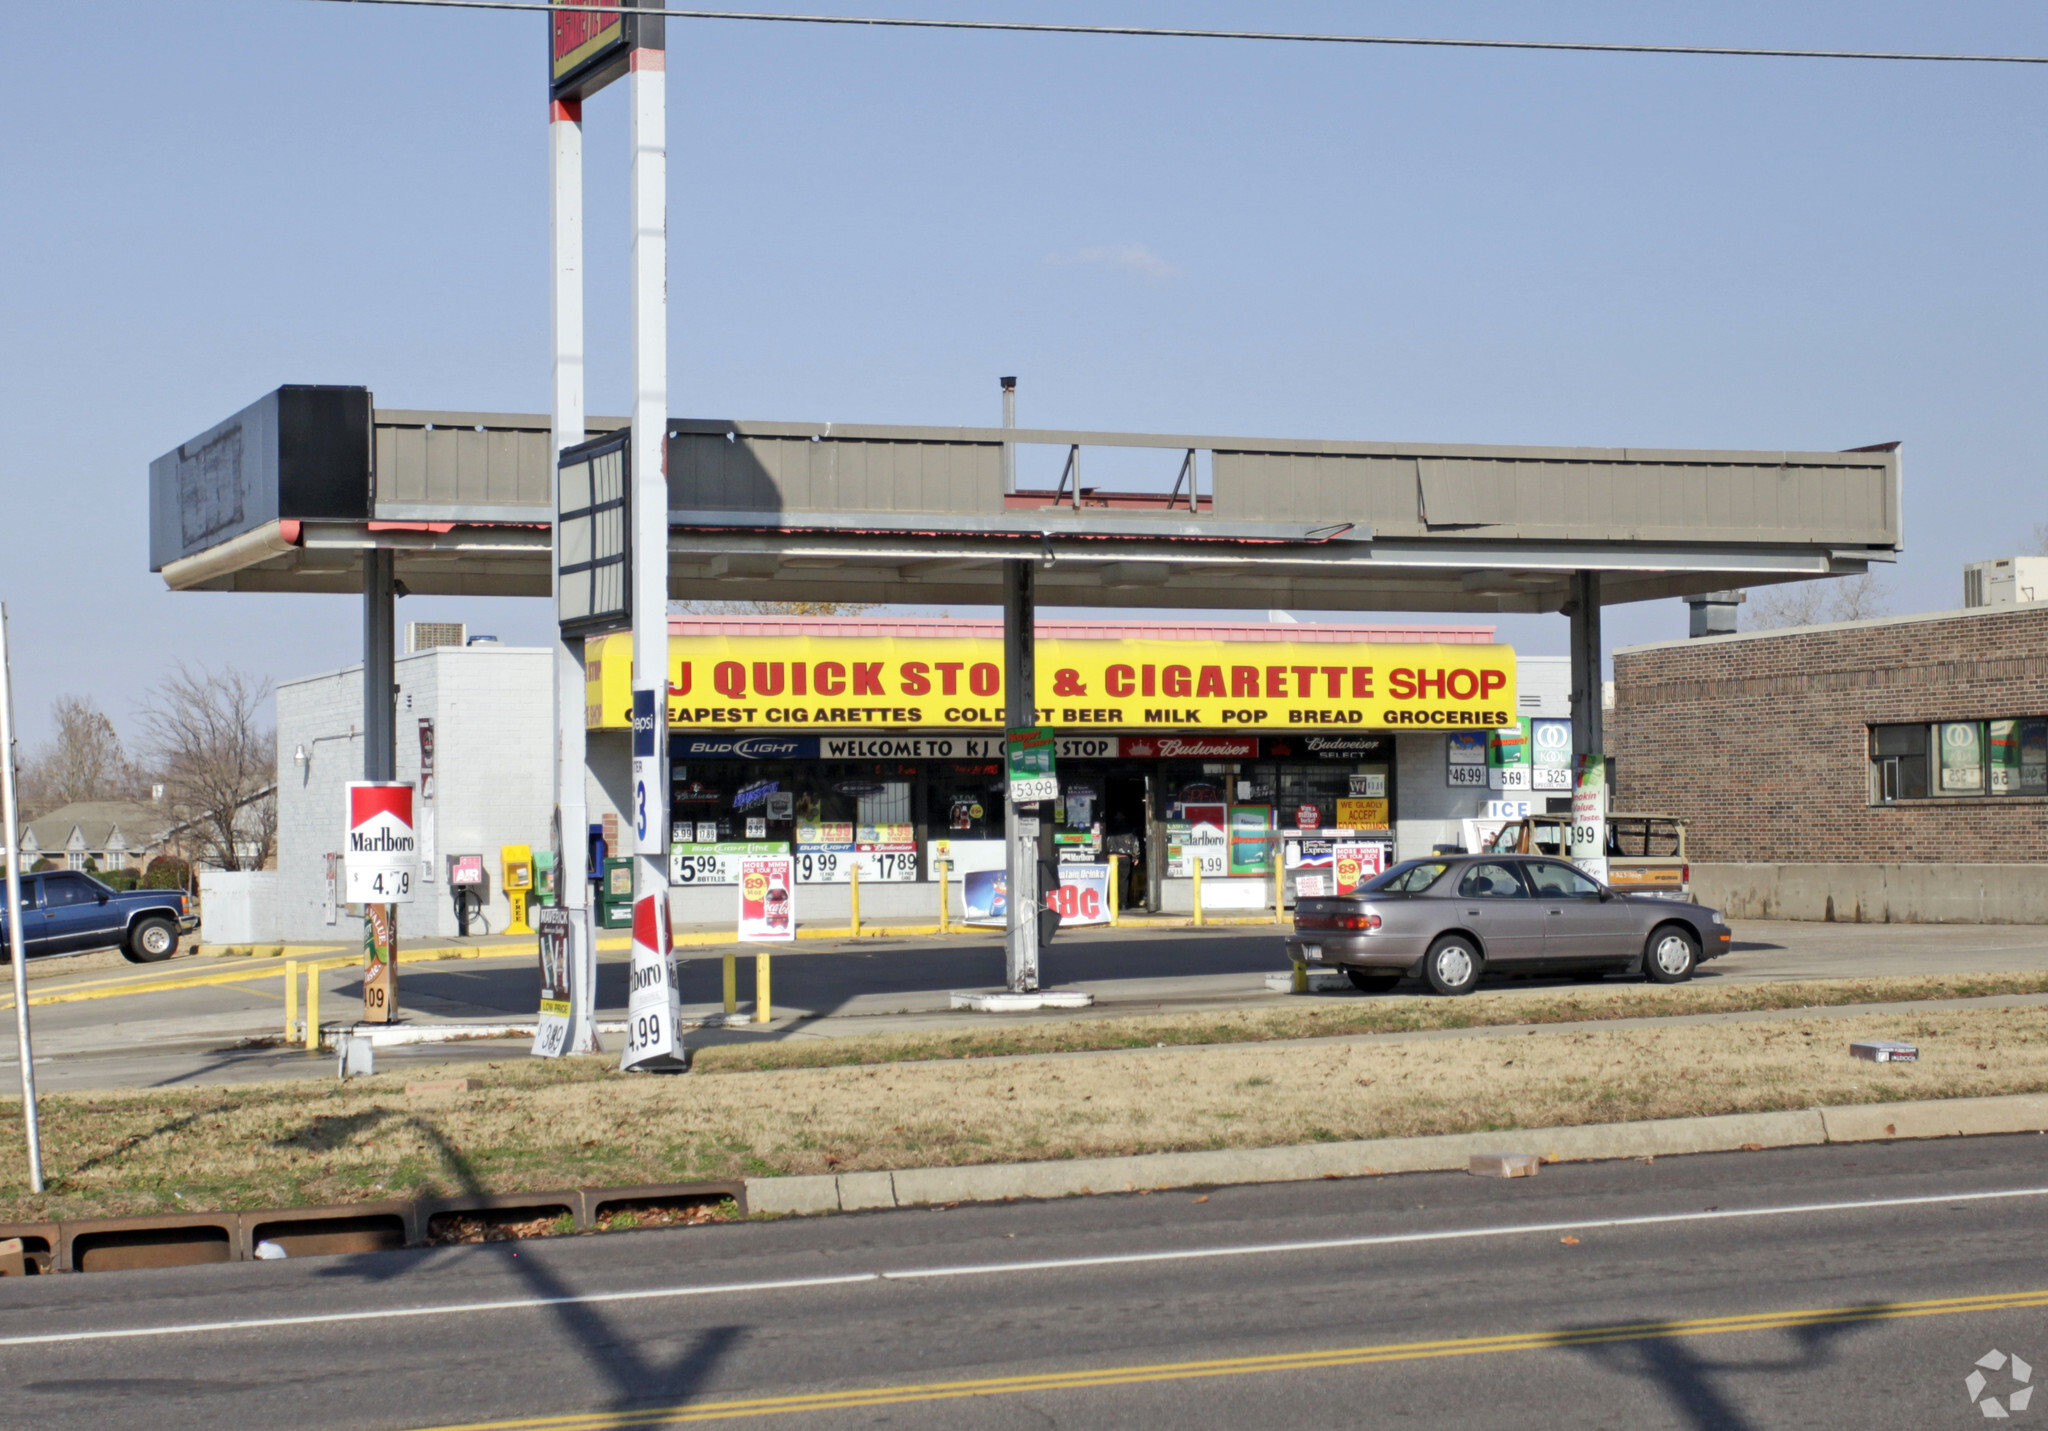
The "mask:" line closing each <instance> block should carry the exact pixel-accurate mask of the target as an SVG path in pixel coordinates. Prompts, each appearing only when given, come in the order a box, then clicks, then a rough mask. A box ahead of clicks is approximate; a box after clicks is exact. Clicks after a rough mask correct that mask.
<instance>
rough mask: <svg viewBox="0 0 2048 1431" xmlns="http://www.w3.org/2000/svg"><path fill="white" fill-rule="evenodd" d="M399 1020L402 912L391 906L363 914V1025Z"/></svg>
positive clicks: (372, 907)
mask: <svg viewBox="0 0 2048 1431" xmlns="http://www.w3.org/2000/svg"><path fill="white" fill-rule="evenodd" d="M397 1017H398V911H397V909H395V908H394V907H393V906H391V905H388V904H372V905H369V906H368V907H366V908H365V909H364V910H363V1022H364V1023H366V1024H388V1023H390V1022H391V1021H392V1020H393V1019H395V1018H397Z"/></svg>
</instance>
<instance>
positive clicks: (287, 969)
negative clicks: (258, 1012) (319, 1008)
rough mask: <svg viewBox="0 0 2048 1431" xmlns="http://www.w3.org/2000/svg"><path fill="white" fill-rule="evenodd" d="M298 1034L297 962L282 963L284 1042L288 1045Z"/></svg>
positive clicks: (292, 960)
mask: <svg viewBox="0 0 2048 1431" xmlns="http://www.w3.org/2000/svg"><path fill="white" fill-rule="evenodd" d="M298 1033H299V961H298V960H296V959H287V960H285V961H284V1041H285V1042H286V1043H290V1042H291V1041H292V1040H293V1039H294V1038H296V1037H298Z"/></svg>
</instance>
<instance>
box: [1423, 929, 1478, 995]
mask: <svg viewBox="0 0 2048 1431" xmlns="http://www.w3.org/2000/svg"><path fill="white" fill-rule="evenodd" d="M1479 964H1480V959H1479V949H1478V947H1477V946H1476V945H1474V944H1473V942H1472V941H1471V940H1470V939H1467V938H1465V937H1464V936H1463V935H1461V934H1446V935H1445V936H1444V937H1443V938H1441V939H1439V940H1437V941H1436V943H1434V944H1432V945H1430V946H1429V953H1427V954H1425V955H1423V957H1422V977H1423V978H1424V979H1426V980H1428V981H1429V987H1430V988H1431V989H1432V990H1433V991H1434V992H1436V993H1439V994H1469V993H1471V992H1472V991H1473V990H1474V989H1475V988H1477V987H1478V986H1479Z"/></svg>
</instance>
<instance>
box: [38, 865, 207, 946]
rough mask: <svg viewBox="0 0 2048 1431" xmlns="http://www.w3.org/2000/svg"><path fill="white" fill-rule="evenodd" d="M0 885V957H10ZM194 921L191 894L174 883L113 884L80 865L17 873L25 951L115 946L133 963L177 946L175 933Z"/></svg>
mask: <svg viewBox="0 0 2048 1431" xmlns="http://www.w3.org/2000/svg"><path fill="white" fill-rule="evenodd" d="M6 903H7V900H6V897H5V893H4V886H0V961H4V960H9V959H12V958H13V954H12V953H11V952H10V951H11V950H12V949H13V947H14V945H13V941H12V939H11V938H9V937H8V934H7V918H6V911H5V909H4V906H5V905H6ZM197 923H198V921H197V920H196V919H195V918H194V917H193V915H192V912H191V900H189V899H188V898H187V897H186V896H185V895H183V894H181V893H180V892H179V891H177V890H175V889H131V890H125V891H124V890H112V889H108V888H107V887H106V886H105V885H103V884H101V883H100V882H99V881H98V880H96V879H94V878H93V877H92V876H91V875H89V874H86V873H85V872H84V871H82V870H45V871H44V872H43V873H42V874H28V875H23V876H22V877H21V941H22V946H23V948H24V949H25V950H26V952H27V954H28V957H29V958H31V959H39V958H41V957H42V956H43V955H45V954H82V953H84V952H85V951H87V950H89V949H119V950H120V951H121V952H122V953H123V954H125V955H127V956H128V958H129V959H130V960H131V961H132V962H134V963H137V964H154V963H156V962H157V961H158V960H159V959H168V958H170V957H171V955H173V954H175V953H177V952H178V936H179V935H181V934H189V933H191V932H192V930H193V928H194V927H195V926H196V924H197Z"/></svg>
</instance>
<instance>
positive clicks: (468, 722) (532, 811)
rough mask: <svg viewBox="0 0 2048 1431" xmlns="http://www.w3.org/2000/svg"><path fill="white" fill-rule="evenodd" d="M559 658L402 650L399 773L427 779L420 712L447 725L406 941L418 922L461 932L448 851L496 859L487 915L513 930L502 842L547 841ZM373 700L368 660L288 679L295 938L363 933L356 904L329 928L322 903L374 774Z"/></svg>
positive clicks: (521, 650)
mask: <svg viewBox="0 0 2048 1431" xmlns="http://www.w3.org/2000/svg"><path fill="white" fill-rule="evenodd" d="M552 659H553V657H552V653H550V652H549V651H547V650H545V649H535V648H529V647H513V646H469V647H456V646H443V647H436V648H434V649H432V650H428V651H422V652H420V653H419V654H417V655H413V656H403V657H400V658H399V660H398V663H397V675H398V689H399V694H398V770H397V776H398V778H399V779H400V780H408V781H412V782H414V783H415V784H417V782H418V780H419V774H420V743H419V722H420V720H421V719H422V718H423V717H424V718H428V719H431V720H433V722H434V730H435V740H434V771H435V780H434V783H435V798H434V802H433V812H434V813H433V820H434V841H433V854H434V862H433V868H432V869H431V870H428V871H425V872H424V873H425V875H426V878H424V879H423V880H422V881H421V884H420V887H419V890H418V898H416V899H415V900H414V901H413V903H412V904H411V905H409V906H408V907H407V908H406V909H405V910H404V911H402V912H401V913H400V916H399V933H400V938H401V946H400V947H401V948H402V947H403V943H402V941H403V938H404V935H405V934H406V933H407V932H408V931H410V932H413V933H416V934H427V933H432V934H442V935H448V934H453V933H454V932H455V907H454V904H453V901H452V900H451V898H450V896H449V891H448V884H447V871H446V858H447V856H448V855H451V854H481V855H483V856H484V857H485V860H484V863H485V867H486V868H487V869H488V870H489V871H490V883H489V886H488V888H489V892H490V896H491V898H490V901H489V903H488V904H487V905H486V906H485V910H484V914H485V918H486V920H487V921H488V923H489V927H490V928H491V929H493V930H501V929H503V928H504V927H505V925H506V924H507V922H509V919H510V914H511V909H510V905H509V904H508V902H507V900H506V898H505V895H504V891H503V890H502V889H501V888H500V882H499V847H500V846H502V845H508V844H526V845H531V846H533V847H534V848H535V849H537V850H545V849H547V848H548V844H549V821H550V819H551V818H552V816H553V813H554V777H553V767H552V763H551V761H552V756H551V751H552V749H553V740H554V694H553V684H552V680H553V677H552V669H553V668H552V666H551V664H550V663H551V661H552ZM362 710H363V707H362V668H361V667H360V666H354V667H350V668H349V669H347V670H344V671H334V672H329V673H327V674H324V675H319V676H311V677H307V678H305V679H304V680H299V681H293V682H289V683H287V684H284V685H281V686H280V687H279V688H278V693H277V746H278V842H277V844H278V860H277V863H278V876H279V889H278V917H279V921H280V924H281V926H282V932H283V936H284V937H285V938H286V939H289V940H294V941H307V940H326V939H337V940H342V941H355V940H359V939H360V938H361V937H362V933H361V931H362V925H361V921H360V920H358V919H351V918H350V917H349V916H348V915H347V914H346V912H344V913H342V914H341V916H340V919H339V922H338V923H337V924H332V925H330V924H327V923H326V922H325V920H324V918H323V913H322V911H323V905H324V901H325V896H326V861H325V858H324V857H325V855H326V853H327V852H328V851H330V850H339V849H340V848H341V832H342V798H343V797H342V788H343V786H344V785H345V784H346V782H348V781H350V780H360V779H362V770H363V742H362V735H361V726H362V718H363V717H362ZM351 730H353V731H354V732H355V734H353V735H350V732H351ZM323 737H324V738H323ZM316 742H317V743H316ZM301 745H303V746H305V748H306V749H307V751H308V752H309V753H310V755H311V758H310V759H309V760H308V761H307V762H306V763H305V765H303V766H300V765H298V764H296V763H294V761H293V760H292V752H293V751H294V750H295V749H297V748H298V747H299V746H301ZM419 808H420V809H421V810H424V809H425V808H426V807H425V805H424V804H422V805H421V806H420V807H419Z"/></svg>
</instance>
